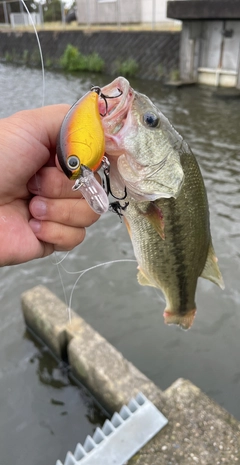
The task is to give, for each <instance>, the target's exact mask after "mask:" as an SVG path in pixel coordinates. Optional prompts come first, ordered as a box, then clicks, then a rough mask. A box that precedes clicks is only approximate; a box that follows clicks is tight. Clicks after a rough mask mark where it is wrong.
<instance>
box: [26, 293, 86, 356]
mask: <svg viewBox="0 0 240 465" xmlns="http://www.w3.org/2000/svg"><path fill="white" fill-rule="evenodd" d="M22 311H23V316H24V319H25V322H26V325H27V326H28V327H29V328H30V329H31V330H32V331H33V332H34V333H35V334H36V335H37V336H38V337H40V339H42V340H43V341H44V342H45V343H46V344H47V346H48V347H49V348H50V349H51V350H52V351H53V352H54V354H55V355H56V356H57V357H59V358H61V357H62V355H63V354H64V353H65V352H66V348H67V343H68V340H69V339H67V337H68V338H70V337H73V334H74V331H77V330H78V326H79V325H81V322H82V321H83V320H82V319H81V318H80V317H79V316H78V315H77V314H76V313H75V312H74V311H73V310H72V311H71V322H70V321H69V314H68V310H67V307H66V304H65V303H63V302H62V301H61V300H60V299H58V298H57V297H56V295H54V294H53V293H52V292H50V291H49V290H48V289H47V288H46V287H44V286H36V287H34V288H33V289H30V290H29V291H26V292H24V293H23V294H22ZM84 323H85V322H84ZM67 327H69V333H68V336H67V333H66V328H67ZM76 327H77V328H76Z"/></svg>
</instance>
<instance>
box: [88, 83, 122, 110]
mask: <svg viewBox="0 0 240 465" xmlns="http://www.w3.org/2000/svg"><path fill="white" fill-rule="evenodd" d="M91 91H93V92H97V94H98V95H99V96H100V97H101V98H102V99H103V100H104V102H105V105H106V111H105V113H104V115H102V113H100V115H101V116H106V114H107V112H108V103H107V99H108V98H118V97H121V95H122V94H123V91H122V90H121V89H119V88H118V92H119V94H118V95H104V94H103V93H102V90H101V87H99V86H92V87H91Z"/></svg>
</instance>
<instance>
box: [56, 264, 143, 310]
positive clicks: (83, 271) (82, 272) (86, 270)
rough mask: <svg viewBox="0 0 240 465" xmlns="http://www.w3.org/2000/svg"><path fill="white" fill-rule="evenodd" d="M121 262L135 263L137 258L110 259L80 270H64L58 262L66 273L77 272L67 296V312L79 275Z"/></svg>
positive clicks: (70, 305) (69, 308)
mask: <svg viewBox="0 0 240 465" xmlns="http://www.w3.org/2000/svg"><path fill="white" fill-rule="evenodd" d="M123 262H134V263H137V260H133V259H130V258H129V259H128V258H125V259H120V260H111V261H108V262H104V263H98V264H97V265H94V266H91V267H90V268H86V269H85V270H80V271H68V270H66V268H64V266H63V265H62V264H60V266H61V267H62V268H63V270H64V271H65V272H66V273H67V274H79V276H78V278H77V279H76V281H75V283H74V285H73V288H72V290H71V294H70V297H69V305H68V314H70V315H71V307H72V297H73V293H74V291H75V289H76V286H77V284H78V282H79V281H80V279H81V277H82V276H83V275H84V274H85V273H87V272H88V271H91V270H95V269H96V268H100V267H101V266H106V265H113V264H114V263H123Z"/></svg>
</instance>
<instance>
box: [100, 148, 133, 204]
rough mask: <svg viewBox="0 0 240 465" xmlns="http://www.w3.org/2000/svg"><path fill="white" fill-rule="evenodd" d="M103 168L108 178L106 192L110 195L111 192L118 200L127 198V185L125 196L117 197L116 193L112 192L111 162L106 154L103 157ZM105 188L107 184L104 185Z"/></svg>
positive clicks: (106, 178)
mask: <svg viewBox="0 0 240 465" xmlns="http://www.w3.org/2000/svg"><path fill="white" fill-rule="evenodd" d="M102 169H103V172H104V175H105V180H106V189H105V191H106V194H107V195H109V194H111V196H112V197H113V198H114V199H116V200H124V199H126V197H127V188H126V186H125V187H124V196H123V197H116V195H114V194H113V193H112V190H111V185H110V177H109V176H110V163H109V161H108V158H107V157H106V156H104V157H103V163H102ZM103 187H104V188H105V185H104V186H103Z"/></svg>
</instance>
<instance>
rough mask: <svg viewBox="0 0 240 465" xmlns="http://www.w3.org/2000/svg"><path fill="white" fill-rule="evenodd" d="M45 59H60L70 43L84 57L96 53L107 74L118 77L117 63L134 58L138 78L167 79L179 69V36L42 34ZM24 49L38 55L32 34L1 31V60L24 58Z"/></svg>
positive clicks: (106, 33)
mask: <svg viewBox="0 0 240 465" xmlns="http://www.w3.org/2000/svg"><path fill="white" fill-rule="evenodd" d="M39 39H40V42H41V46H42V50H43V56H44V58H45V60H46V59H48V58H50V59H52V60H59V58H60V57H61V55H62V54H63V52H64V50H65V48H66V47H67V45H68V44H72V45H74V46H76V47H78V49H79V50H80V51H81V52H82V53H83V54H84V55H88V54H90V53H92V52H94V51H95V52H97V53H99V55H100V56H101V57H102V58H103V60H104V61H105V71H106V74H110V75H114V74H115V70H114V69H115V68H114V67H115V62H116V60H121V61H124V60H126V59H127V58H134V59H135V60H136V62H137V63H138V65H139V71H138V74H137V77H139V78H144V79H151V80H160V79H162V78H163V77H165V78H167V77H168V76H169V74H170V73H171V71H172V70H176V69H178V68H179V45H180V33H178V32H154V31H149V32H146V31H143V32H135V31H132V32H106V31H99V32H93V33H84V32H83V31H72V32H70V31H63V32H53V31H40V32H39ZM25 50H28V51H29V54H36V55H38V56H39V54H38V52H37V43H36V37H35V35H34V34H33V33H30V32H21V33H20V32H18V33H17V32H10V33H7V32H0V59H4V57H5V54H6V52H8V53H10V54H11V53H12V54H13V51H14V54H15V56H16V58H17V57H18V56H19V57H21V56H22V55H23V53H24V51H25Z"/></svg>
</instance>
